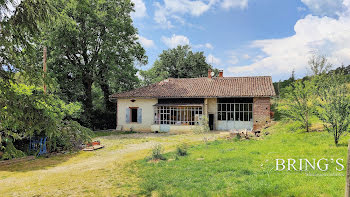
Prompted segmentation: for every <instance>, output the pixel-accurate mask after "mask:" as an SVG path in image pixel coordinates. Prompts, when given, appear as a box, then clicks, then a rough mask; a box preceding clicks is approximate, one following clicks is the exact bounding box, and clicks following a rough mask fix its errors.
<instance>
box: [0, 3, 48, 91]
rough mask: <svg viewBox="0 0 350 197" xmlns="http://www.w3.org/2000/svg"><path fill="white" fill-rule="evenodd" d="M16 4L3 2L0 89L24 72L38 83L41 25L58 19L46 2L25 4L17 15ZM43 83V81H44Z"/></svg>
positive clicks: (1, 5) (18, 8)
mask: <svg viewBox="0 0 350 197" xmlns="http://www.w3.org/2000/svg"><path fill="white" fill-rule="evenodd" d="M14 2H17V1H14V0H1V1H0V11H1V13H0V85H1V86H0V87H3V88H4V89H3V91H4V90H6V89H7V88H6V85H8V84H9V82H10V81H14V80H15V79H14V77H15V73H18V72H21V73H22V76H23V77H26V79H27V81H28V82H38V77H37V76H38V74H39V75H40V76H41V69H40V68H41V67H38V66H37V64H38V62H39V61H38V54H37V52H38V51H42V50H40V48H41V46H40V45H38V42H37V40H38V36H39V35H40V28H39V24H40V23H41V22H48V21H49V17H50V16H54V12H53V9H52V6H51V5H50V4H48V2H47V1H46V0H22V1H20V4H19V5H18V6H17V7H16V9H15V11H14V12H11V11H10V10H9V7H13V6H14V4H13V3H14ZM39 81H41V78H40V80H39Z"/></svg>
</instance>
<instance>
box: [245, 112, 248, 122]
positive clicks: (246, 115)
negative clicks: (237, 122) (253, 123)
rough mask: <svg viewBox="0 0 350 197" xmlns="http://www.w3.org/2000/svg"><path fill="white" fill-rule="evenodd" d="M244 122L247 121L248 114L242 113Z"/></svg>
mask: <svg viewBox="0 0 350 197" xmlns="http://www.w3.org/2000/svg"><path fill="white" fill-rule="evenodd" d="M244 121H248V112H244Z"/></svg>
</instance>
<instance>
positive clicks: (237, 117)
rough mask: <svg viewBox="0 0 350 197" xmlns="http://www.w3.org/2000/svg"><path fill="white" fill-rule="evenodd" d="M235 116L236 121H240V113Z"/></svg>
mask: <svg viewBox="0 0 350 197" xmlns="http://www.w3.org/2000/svg"><path fill="white" fill-rule="evenodd" d="M235 115H236V117H235V120H236V121H238V120H239V112H236V113H235Z"/></svg>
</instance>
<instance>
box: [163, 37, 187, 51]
mask: <svg viewBox="0 0 350 197" xmlns="http://www.w3.org/2000/svg"><path fill="white" fill-rule="evenodd" d="M162 41H163V43H164V44H165V45H166V46H168V47H169V48H176V47H177V46H178V45H189V44H190V40H189V39H188V38H187V37H186V36H183V35H175V34H173V35H172V36H171V37H170V38H169V37H165V36H162Z"/></svg>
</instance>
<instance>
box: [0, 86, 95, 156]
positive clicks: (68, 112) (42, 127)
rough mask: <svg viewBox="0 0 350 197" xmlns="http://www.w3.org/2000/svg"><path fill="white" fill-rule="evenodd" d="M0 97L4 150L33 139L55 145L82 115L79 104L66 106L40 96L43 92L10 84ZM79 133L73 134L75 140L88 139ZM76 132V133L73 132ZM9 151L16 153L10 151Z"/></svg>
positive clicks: (53, 97)
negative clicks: (46, 140)
mask: <svg viewBox="0 0 350 197" xmlns="http://www.w3.org/2000/svg"><path fill="white" fill-rule="evenodd" d="M0 95H1V96H0V98H1V103H2V104H4V106H1V107H0V147H2V148H3V149H4V148H5V147H4V146H3V144H5V145H9V146H10V147H9V148H11V147H12V146H11V144H12V142H13V141H15V140H22V139H25V138H29V137H33V136H46V137H48V139H49V140H50V143H51V144H55V142H56V141H57V140H59V139H60V138H62V135H63V133H62V132H63V130H64V129H65V128H70V127H71V126H69V125H71V124H73V123H71V122H69V120H71V119H76V118H78V117H79V115H80V113H81V112H82V110H81V104H79V103H70V104H66V103H65V102H63V101H62V100H60V99H59V98H57V96H54V95H50V94H43V91H42V88H37V87H35V86H27V85H25V84H14V83H11V85H10V86H9V90H8V91H6V92H3V91H0ZM67 125H68V126H67ZM75 125H76V124H75ZM80 127H81V126H80ZM75 128H78V126H77V125H76V127H75ZM81 130H83V131H84V133H76V135H77V136H80V134H83V136H88V135H85V134H86V132H85V131H86V130H85V129H84V128H82V129H81ZM76 131H79V130H74V131H72V132H76ZM6 150H8V149H5V152H6ZM8 151H9V152H16V151H14V150H13V148H12V149H9V150H8Z"/></svg>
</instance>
